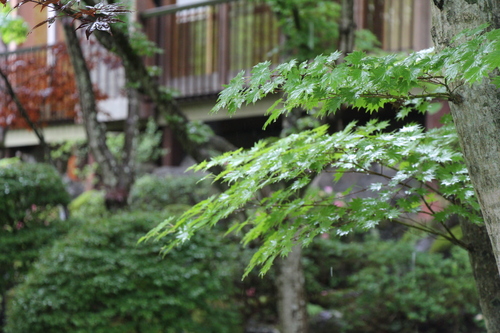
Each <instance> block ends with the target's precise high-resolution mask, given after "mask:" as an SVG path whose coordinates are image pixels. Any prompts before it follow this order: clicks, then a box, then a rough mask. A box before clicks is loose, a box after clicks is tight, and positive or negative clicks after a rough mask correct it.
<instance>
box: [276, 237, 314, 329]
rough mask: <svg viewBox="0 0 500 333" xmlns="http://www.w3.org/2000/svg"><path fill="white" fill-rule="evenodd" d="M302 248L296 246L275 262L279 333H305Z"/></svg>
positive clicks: (305, 304) (305, 314) (306, 323)
mask: <svg viewBox="0 0 500 333" xmlns="http://www.w3.org/2000/svg"><path fill="white" fill-rule="evenodd" d="M301 260H302V247H301V246H300V245H296V246H295V247H294V248H293V249H292V252H290V253H289V254H288V256H286V257H284V258H280V259H279V260H278V261H277V262H276V266H277V269H278V274H277V278H276V284H277V289H278V314H279V317H280V332H282V333H307V332H308V317H307V302H306V295H305V288H304V270H303V269H302V263H301Z"/></svg>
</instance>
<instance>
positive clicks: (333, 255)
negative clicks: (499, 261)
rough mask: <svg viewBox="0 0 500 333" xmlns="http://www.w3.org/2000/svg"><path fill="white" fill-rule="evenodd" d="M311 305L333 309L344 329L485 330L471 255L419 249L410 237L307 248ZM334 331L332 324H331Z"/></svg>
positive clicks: (324, 243) (322, 241) (441, 332)
mask: <svg viewBox="0 0 500 333" xmlns="http://www.w3.org/2000/svg"><path fill="white" fill-rule="evenodd" d="M305 268H306V272H308V276H307V277H306V280H307V281H308V284H307V286H308V289H309V293H310V295H311V296H312V297H311V300H312V301H314V302H315V303H316V304H319V305H321V306H322V307H323V308H324V309H332V310H333V309H334V310H335V311H334V312H336V313H337V314H341V316H337V317H341V319H339V318H337V319H335V318H333V321H334V322H335V324H336V325H337V326H338V327H339V328H338V331H339V332H345V333H351V332H352V333H354V332H368V333H369V332H398V333H405V332H408V333H410V332H428V333H432V332H436V333H438V332H439V333H446V332H450V333H451V332H484V329H483V328H482V323H480V322H477V321H475V319H474V318H475V317H476V316H477V315H478V314H480V313H481V310H480V308H479V303H478V298H477V292H476V287H475V284H474V278H473V275H472V271H471V268H470V264H469V260H468V256H467V253H466V251H464V250H462V249H460V248H457V247H455V248H453V249H451V255H450V256H444V255H442V254H438V253H427V252H417V251H416V250H415V244H414V242H412V241H408V240H405V239H402V240H399V241H394V240H389V241H381V240H380V239H378V237H374V236H370V237H367V239H366V240H365V241H364V242H351V243H344V242H340V241H339V240H338V239H317V240H316V241H315V242H314V244H313V245H312V247H311V248H309V249H308V250H307V256H306V262H305ZM330 327H331V326H330Z"/></svg>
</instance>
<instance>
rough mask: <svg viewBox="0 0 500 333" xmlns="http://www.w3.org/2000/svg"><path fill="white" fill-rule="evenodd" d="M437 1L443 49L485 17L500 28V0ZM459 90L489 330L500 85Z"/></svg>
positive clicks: (495, 276) (498, 195)
mask: <svg viewBox="0 0 500 333" xmlns="http://www.w3.org/2000/svg"><path fill="white" fill-rule="evenodd" d="M433 2H434V6H433V27H432V31H431V34H432V37H433V40H434V44H435V46H436V47H437V48H438V49H442V48H444V47H447V46H451V45H450V44H451V41H452V39H453V37H454V36H455V35H456V34H457V33H459V32H461V31H462V30H463V29H467V28H476V27H478V26H479V25H482V24H484V23H488V24H490V26H491V28H500V2H499V1H496V0H444V1H442V0H435V1H433ZM458 42H460V41H458ZM496 74H497V73H492V76H493V75H496ZM456 92H457V93H458V94H459V95H460V97H461V98H460V99H459V100H457V101H455V102H452V103H450V109H451V113H452V115H453V120H454V123H455V126H456V128H457V132H458V135H459V138H460V145H461V146H462V150H463V153H464V157H465V161H466V164H467V168H468V170H469V174H470V177H471V180H472V184H473V185H474V188H475V191H476V194H477V197H478V200H479V203H480V205H481V211H482V213H483V217H484V220H485V227H481V226H477V225H472V224H470V223H466V222H461V225H462V229H463V231H464V241H465V242H467V244H468V246H469V248H470V251H469V257H470V260H471V264H472V269H473V272H474V276H475V280H476V284H477V288H478V291H479V297H480V303H481V308H482V311H483V315H484V317H485V320H486V323H487V329H488V332H500V294H499V290H500V275H499V269H500V265H499V263H500V120H499V119H500V89H498V88H496V87H495V86H494V85H492V84H491V83H490V80H489V79H486V80H484V81H483V82H482V83H478V84H474V85H473V86H470V85H465V86H462V87H458V88H457V89H456ZM487 236H489V237H487Z"/></svg>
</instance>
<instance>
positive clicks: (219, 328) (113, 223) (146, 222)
mask: <svg viewBox="0 0 500 333" xmlns="http://www.w3.org/2000/svg"><path fill="white" fill-rule="evenodd" d="M166 214H168V212H164V213H162V214H159V213H155V214H152V213H139V212H127V213H122V214H117V215H114V216H112V217H108V218H103V219H95V220H92V221H86V222H85V223H82V224H81V225H79V226H78V227H74V228H73V229H72V231H71V232H70V233H69V234H68V235H67V236H66V237H65V238H62V239H60V240H58V241H56V242H55V243H54V245H53V246H52V247H51V248H50V249H48V250H46V251H45V252H44V253H43V254H42V255H41V257H40V260H39V261H38V262H37V263H36V264H35V265H34V268H33V270H32V271H31V272H30V274H28V276H27V278H26V280H25V282H24V283H22V284H20V285H19V286H18V287H16V288H15V289H14V292H13V295H12V300H11V302H10V306H9V311H8V323H7V327H6V332H9V333H25V332H30V333H37V332H40V333H41V332H43V333H50V332H73V333H78V332H80V333H83V332H89V333H90V332H92V333H100V332H102V333H104V332H105V333H114V332H116V333H123V332H131V333H132V332H141V333H148V332H151V333H152V332H155V333H156V332H166V333H170V332H193V333H195V332H214V333H215V332H217V333H220V332H231V333H233V332H238V331H239V328H238V324H239V317H238V308H237V306H235V304H233V303H232V302H231V295H232V293H233V291H234V290H233V288H232V286H233V283H232V279H233V278H234V276H235V274H238V277H239V276H240V275H239V274H241V272H239V273H235V272H234V271H233V267H234V265H233V264H232V262H233V261H234V259H235V258H234V257H235V256H237V251H236V250H235V247H234V245H228V244H227V243H226V242H225V241H224V240H223V239H221V238H220V237H218V236H217V234H216V233H215V232H207V233H205V234H204V235H201V233H200V235H198V236H197V237H196V238H194V239H193V240H192V241H190V242H189V243H187V244H186V245H185V246H183V247H180V248H176V249H174V251H172V252H171V253H169V254H168V255H167V256H166V257H165V258H164V259H163V258H162V257H161V256H159V255H158V253H159V250H160V246H161V244H159V243H157V242H146V243H140V244H139V245H138V244H137V240H138V239H139V238H140V237H141V236H143V235H144V234H145V233H146V232H147V231H148V230H150V229H151V228H152V227H153V226H154V225H155V223H157V222H158V221H159V220H161V219H162V218H165V216H166Z"/></svg>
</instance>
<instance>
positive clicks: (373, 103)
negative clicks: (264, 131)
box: [214, 27, 500, 123]
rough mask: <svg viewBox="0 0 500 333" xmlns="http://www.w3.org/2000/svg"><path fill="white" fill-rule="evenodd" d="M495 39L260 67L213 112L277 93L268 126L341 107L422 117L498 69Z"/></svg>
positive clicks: (487, 35)
mask: <svg viewBox="0 0 500 333" xmlns="http://www.w3.org/2000/svg"><path fill="white" fill-rule="evenodd" d="M464 33H469V34H470V33H472V32H470V31H468V32H464ZM499 36H500V32H499V30H492V31H489V32H484V27H482V29H480V30H479V31H476V32H475V35H474V38H472V39H470V40H469V41H467V42H463V43H461V44H459V45H458V46H456V47H450V48H447V49H445V50H443V51H440V52H435V51H434V50H433V49H428V50H422V51H419V52H415V53H412V54H410V55H408V56H406V57H404V56H402V55H396V54H390V55H386V56H380V57H379V56H370V55H366V54H365V53H364V52H362V51H355V52H353V53H351V54H349V55H348V56H347V57H346V58H345V61H344V62H342V63H340V64H338V63H336V61H337V60H338V58H339V57H340V55H341V53H340V52H334V53H332V54H330V55H320V56H317V57H316V58H315V59H314V60H312V61H304V62H298V61H297V60H295V59H294V60H291V61H289V62H286V63H283V64H280V65H278V66H276V67H274V66H272V65H271V63H269V62H265V63H261V64H259V65H257V66H255V67H254V68H253V70H252V75H251V76H250V77H248V78H247V77H244V73H240V74H239V75H238V76H236V77H235V78H234V79H233V80H231V82H230V83H229V85H228V86H227V87H226V89H225V90H224V91H223V92H222V93H221V95H220V97H219V100H218V102H217V104H216V106H215V107H214V111H218V110H221V109H225V110H227V111H228V112H229V113H234V112H235V111H236V110H238V109H239V108H241V107H242V106H243V105H247V104H251V103H255V102H256V101H258V100H260V99H262V98H263V97H265V96H267V95H269V94H275V93H279V94H281V96H282V98H281V99H279V100H278V101H277V102H276V103H275V104H274V105H273V106H272V107H271V108H270V109H269V110H268V114H269V121H268V123H269V122H271V121H275V120H276V119H277V118H278V117H279V116H280V115H283V114H285V115H286V114H287V113H288V112H290V111H291V110H293V109H294V108H301V109H304V110H306V111H308V112H310V113H314V114H315V115H316V116H318V117H322V116H325V115H328V114H332V113H335V112H336V111H337V110H338V109H339V108H340V107H341V106H342V105H349V106H352V107H354V108H360V109H364V110H366V111H368V112H376V111H377V110H378V109H380V108H381V107H383V106H384V105H386V104H390V105H395V106H396V107H398V108H400V109H401V113H400V116H401V117H403V116H405V115H406V114H407V113H408V111H409V110H412V109H413V110H419V111H421V112H426V111H427V110H428V109H429V105H430V104H431V103H432V100H433V99H436V98H439V99H447V100H451V101H453V102H457V103H459V102H460V96H459V95H458V94H456V88H457V87H458V86H460V85H462V84H464V83H469V84H471V83H474V82H477V81H479V80H481V79H482V78H484V77H486V76H488V75H489V73H491V72H492V71H493V70H494V69H496V68H498V67H499V65H500V62H499V60H498V59H499V58H500V57H499V56H498V55H499V54H500V38H499ZM497 81H498V80H494V82H495V83H498V82H497Z"/></svg>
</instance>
